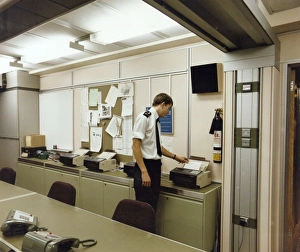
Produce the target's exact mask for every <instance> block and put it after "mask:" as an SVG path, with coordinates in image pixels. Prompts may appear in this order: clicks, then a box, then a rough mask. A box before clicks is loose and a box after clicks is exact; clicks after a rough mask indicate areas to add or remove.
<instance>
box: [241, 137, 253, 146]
mask: <svg viewBox="0 0 300 252" xmlns="http://www.w3.org/2000/svg"><path fill="white" fill-rule="evenodd" d="M250 144H251V142H250V139H248V138H242V147H250Z"/></svg>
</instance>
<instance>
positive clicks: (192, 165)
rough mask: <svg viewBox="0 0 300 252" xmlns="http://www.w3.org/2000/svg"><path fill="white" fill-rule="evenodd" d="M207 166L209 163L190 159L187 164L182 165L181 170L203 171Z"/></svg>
mask: <svg viewBox="0 0 300 252" xmlns="http://www.w3.org/2000/svg"><path fill="white" fill-rule="evenodd" d="M208 165H209V162H206V161H198V160H191V159H190V160H189V162H188V163H187V164H184V166H183V168H185V169H191V170H197V171H205V170H206V169H207V167H208Z"/></svg>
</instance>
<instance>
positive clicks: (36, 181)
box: [16, 162, 45, 194]
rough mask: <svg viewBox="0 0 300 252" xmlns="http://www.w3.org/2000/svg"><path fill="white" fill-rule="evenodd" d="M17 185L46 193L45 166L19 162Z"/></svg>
mask: <svg viewBox="0 0 300 252" xmlns="http://www.w3.org/2000/svg"><path fill="white" fill-rule="evenodd" d="M16 185H17V186H20V187H23V188H26V189H28V190H31V191H34V192H37V193H41V194H44V185H45V182H44V166H43V165H33V164H25V163H20V162H19V163H18V170H17V175H16Z"/></svg>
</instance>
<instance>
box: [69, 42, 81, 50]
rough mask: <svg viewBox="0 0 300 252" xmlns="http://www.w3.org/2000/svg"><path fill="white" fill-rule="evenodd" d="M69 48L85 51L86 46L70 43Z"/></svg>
mask: <svg viewBox="0 0 300 252" xmlns="http://www.w3.org/2000/svg"><path fill="white" fill-rule="evenodd" d="M69 46H70V48H72V49H75V50H79V51H84V46H83V45H80V44H79V43H78V42H70V44H69Z"/></svg>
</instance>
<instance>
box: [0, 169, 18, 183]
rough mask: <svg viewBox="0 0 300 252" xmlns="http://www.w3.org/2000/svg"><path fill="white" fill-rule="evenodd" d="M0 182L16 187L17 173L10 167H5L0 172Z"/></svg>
mask: <svg viewBox="0 0 300 252" xmlns="http://www.w3.org/2000/svg"><path fill="white" fill-rule="evenodd" d="M0 180H1V181H4V182H6V183H10V184H12V185H14V184H15V181H16V171H15V170H14V169H13V168H10V167H3V168H2V169H1V170H0Z"/></svg>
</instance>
